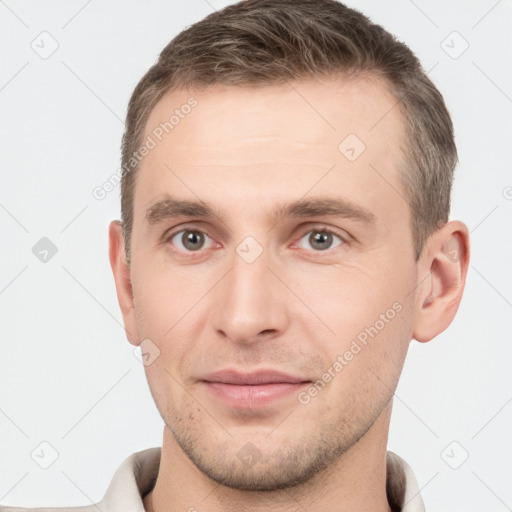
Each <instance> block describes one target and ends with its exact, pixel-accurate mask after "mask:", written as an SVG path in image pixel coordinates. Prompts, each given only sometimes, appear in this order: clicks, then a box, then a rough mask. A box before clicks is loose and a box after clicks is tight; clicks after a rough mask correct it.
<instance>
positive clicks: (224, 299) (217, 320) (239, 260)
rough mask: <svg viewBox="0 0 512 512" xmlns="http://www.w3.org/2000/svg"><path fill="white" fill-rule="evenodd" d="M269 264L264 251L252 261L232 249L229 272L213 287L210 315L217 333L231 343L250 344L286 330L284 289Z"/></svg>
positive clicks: (267, 252) (270, 337) (287, 317)
mask: <svg viewBox="0 0 512 512" xmlns="http://www.w3.org/2000/svg"><path fill="white" fill-rule="evenodd" d="M240 254H241V255H242V256H241V255H240ZM269 267H270V268H271V267H272V261H271V257H270V254H269V251H268V250H263V252H262V253H261V255H260V256H259V257H258V258H257V259H256V260H254V261H251V260H250V259H247V258H246V257H245V255H244V254H243V252H240V253H237V252H236V251H235V252H234V254H233V256H232V266H231V270H230V272H229V273H228V274H227V275H226V276H225V278H224V279H222V281H221V282H220V283H219V285H218V286H217V287H216V288H215V297H214V309H213V312H212V317H211V318H212V322H213V327H214V329H215V331H216V333H217V335H220V336H221V337H223V338H225V339H226V340H229V341H231V342H232V343H234V344H239V345H240V344H242V345H254V344H256V343H259V342H261V341H263V340H267V341H268V340H271V339H274V338H277V337H279V336H280V335H282V334H283V333H284V332H285V331H286V329H287V327H288V323H289V316H288V314H287V301H286V288H285V287H284V286H283V284H282V283H281V282H280V281H279V279H278V278H277V277H276V273H275V272H274V271H273V270H271V269H270V268H269Z"/></svg>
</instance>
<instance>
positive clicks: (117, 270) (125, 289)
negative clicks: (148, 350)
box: [109, 220, 140, 346]
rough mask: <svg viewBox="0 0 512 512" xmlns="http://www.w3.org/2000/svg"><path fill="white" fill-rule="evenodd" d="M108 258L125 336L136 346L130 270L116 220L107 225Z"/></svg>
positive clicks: (120, 228)
mask: <svg viewBox="0 0 512 512" xmlns="http://www.w3.org/2000/svg"><path fill="white" fill-rule="evenodd" d="M109 259H110V266H111V267H112V272H113V274H114V281H115V284H116V291H117V300H118V302H119V307H120V308H121V313H122V315H123V321H124V327H125V331H126V336H127V338H128V341H129V342H130V343H131V344H132V345H135V346H138V345H139V344H140V340H139V336H138V334H137V322H136V318H135V308H134V302H133V286H132V280H131V272H130V266H129V265H128V263H127V262H126V258H125V250H124V240H123V232H122V226H121V223H120V222H119V221H118V220H114V221H112V222H111V223H110V226H109Z"/></svg>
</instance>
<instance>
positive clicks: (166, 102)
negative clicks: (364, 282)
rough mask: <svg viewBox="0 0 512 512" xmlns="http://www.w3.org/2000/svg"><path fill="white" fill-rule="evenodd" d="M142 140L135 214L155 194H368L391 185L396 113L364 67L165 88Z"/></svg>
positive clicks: (401, 137) (399, 136)
mask: <svg viewBox="0 0 512 512" xmlns="http://www.w3.org/2000/svg"><path fill="white" fill-rule="evenodd" d="M150 139H151V141H152V143H151V145H152V149H151V150H150V151H149V152H148V154H147V155H146V156H145V157H144V159H143V161H142V162H141V165H140V169H139V173H140V176H139V178H138V180H137V186H136V190H135V205H134V206H135V208H134V213H135V214H137V211H138V212H139V213H140V214H141V213H142V212H143V210H144V209H145V208H147V206H149V205H150V203H151V202H154V201H155V199H156V198H158V196H159V195H162V194H165V193H171V194H172V193H174V194H175V195H176V193H178V194H177V195H180V196H181V197H188V198H192V197H193V196H194V195H195V196H196V197H195V199H197V196H201V195H202V196H203V197H202V198H203V199H206V197H204V195H205V194H206V195H207V196H209V197H210V198H211V199H212V200H214V201H215V200H218V201H219V202H222V201H223V200H224V201H225V200H226V198H229V197H230V195H231V196H233V199H234V198H235V197H238V198H240V197H241V196H244V195H247V191H248V190H252V191H254V190H259V191H260V192H262V193H263V192H265V193H266V194H267V195H266V200H267V201H268V202H269V203H272V201H279V200H282V199H285V198H286V197H287V196H291V195H294V196H302V195H304V194H305V193H306V192H307V190H308V189H311V188H312V187H313V186H314V187H315V192H321V191H322V190H323V191H324V192H328V191H329V190H332V187H336V188H337V191H338V192H341V193H344V194H345V195H347V196H348V197H349V198H351V199H355V200H356V202H359V203H364V202H366V203H370V202H371V201H372V199H373V198H375V197H376V196H377V195H379V194H382V189H383V188H386V187H387V188H388V189H389V190H387V191H386V194H387V195H388V196H389V198H390V199H394V200H395V201H396V199H397V197H396V195H397V191H398V194H399V192H400V190H399V189H401V183H400V180H399V172H398V168H399V165H400V162H401V161H402V155H403V151H402V146H403V145H404V142H405V134H404V122H403V117H402V113H401V110H400V107H399V105H398V102H397V100H396V99H395V97H394V96H393V95H392V94H391V93H390V91H389V89H388V87H387V85H386V83H385V82H384V81H383V80H381V79H379V78H377V77H372V76H363V75H360V76H358V77H356V78H352V79H347V78H342V77H336V78H331V79H322V81H319V80H305V81H301V82H287V83H284V84H279V85H271V86H261V87H239V86H222V85H214V86H211V87H209V88H206V89H203V90H194V89H191V90H185V89H178V90H172V91H168V92H167V93H166V94H165V95H164V96H163V98H162V99H161V100H160V101H159V102H158V104H157V105H156V106H155V107H154V109H153V110H152V112H151V114H150V116H149V118H148V121H147V123H146V128H145V133H144V137H143V140H144V141H149V140H150ZM330 169H331V170H334V171H333V172H327V171H329V170H330ZM326 173H327V175H326ZM316 182H317V184H316V185H315V183H316ZM386 183H387V185H386ZM383 185H384V187H383ZM393 189H394V190H393ZM399 195H400V194H399ZM402 195H403V194H402ZM393 196H395V197H394V198H393ZM296 198H297V197H296ZM232 206H233V208H234V209H236V204H235V202H234V201H233V203H232Z"/></svg>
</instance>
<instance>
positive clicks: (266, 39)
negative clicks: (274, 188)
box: [121, 0, 457, 262]
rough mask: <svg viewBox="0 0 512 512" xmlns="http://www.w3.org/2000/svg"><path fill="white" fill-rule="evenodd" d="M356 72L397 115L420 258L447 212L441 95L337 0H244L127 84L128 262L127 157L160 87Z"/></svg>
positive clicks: (402, 51)
mask: <svg viewBox="0 0 512 512" xmlns="http://www.w3.org/2000/svg"><path fill="white" fill-rule="evenodd" d="M360 72H369V73H372V74H375V75H378V76H381V77H383V78H384V79H385V80H386V81H387V83H388V84H389V88H390V90H391V92H392V93H393V94H394V96H395V97H396V99H397V104H398V105H399V106H400V108H401V109H402V112H403V114H404V117H405V120H406V133H407V140H406V141H405V145H406V147H405V148H404V152H405V159H404V160H405V165H403V169H402V170H401V180H402V183H403V185H404V188H405V191H406V198H405V199H406V200H407V201H408V202H409V204H410V206H411V213H412V226H411V229H412V235H413V239H414V248H415V252H416V258H419V256H420V254H421V251H422V248H423V245H424V242H425V240H426V239H427V238H428V237H429V236H430V234H432V232H434V231H435V230H436V229H439V228H440V227H441V226H442V225H443V224H444V223H445V222H447V221H448V216H449V211H450V192H451V186H452V181H453V171H454V168H455V165H456V163H457V149H456V147H455V142H454V136H453V126H452V122H451V119H450V115H449V113H448V111H447V109H446V106H445V103H444V101H443V98H442V96H441V94H440V93H439V91H438V90H437V88H436V87H435V86H434V84H433V83H432V82H431V81H430V79H429V78H428V77H427V75H426V73H425V72H424V71H423V69H422V67H421V64H420V62H419V60H418V59H417V57H416V56H415V55H414V53H413V52H412V51H411V50H410V49H409V48H408V47H407V46H406V45H405V44H403V43H401V42H400V41H398V40H397V39H396V38H395V37H394V36H393V35H391V34H390V33H389V32H387V31H386V30H384V29H383V28H382V27H381V26H379V25H376V24H374V23H372V22H371V21H370V20H369V19H368V18H367V17H366V16H364V15H363V14H361V13H360V12H358V11H356V10H354V9H351V8H348V7H346V6H345V5H343V4H341V3H340V2H337V1H336V0H245V1H242V2H239V3H236V4H233V5H230V6H227V7H225V8H224V9H222V10H220V11H218V12H215V13H213V14H210V15H209V16H207V17H206V18H204V19H203V20H201V21H199V22H197V23H195V24H194V25H192V26H190V27H189V28H187V29H186V30H184V31H182V32H181V33H180V34H178V35H177V36H176V37H175V38H174V39H173V40H172V41H171V42H170V43H169V44H168V45H167V46H166V47H165V48H164V49H163V51H162V52H161V54H160V56H159V58H158V60H157V62H156V63H155V64H154V65H153V66H152V67H151V68H150V69H149V71H148V72H147V73H146V74H145V75H144V77H143V78H142V79H141V80H140V82H139V83H138V85H137V87H136V88H135V90H134V92H133V94H132V97H131V99H130V103H129V107H128V113H127V117H126V127H125V132H124V136H123V142H122V169H123V172H122V180H121V215H122V225H123V237H124V241H125V248H126V258H127V260H128V262H129V261H130V236H131V231H132V225H133V198H134V189H135V183H136V174H137V167H138V166H137V165H135V166H134V164H133V163H132V167H133V168H131V169H130V159H131V158H132V156H133V154H134V153H135V152H136V151H137V149H138V148H139V147H140V145H141V143H142V137H143V134H144V130H145V126H146V123H147V119H148V117H149V114H150V112H151V110H152V109H153V107H154V106H155V105H156V103H157V102H158V100H159V99H160V98H161V97H162V96H163V95H164V94H165V93H166V92H167V91H169V90H172V89H178V88H182V87H191V86H206V87H207V86H210V85H214V84H223V85H232V86H264V85H274V84H280V83H283V82H286V81H288V80H303V79H308V78H314V77H319V76H330V75H333V74H336V73H344V74H348V75H351V76H353V75H354V74H357V73H360ZM132 162H133V158H132ZM127 171H129V172H127Z"/></svg>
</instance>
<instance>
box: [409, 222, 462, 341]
mask: <svg viewBox="0 0 512 512" xmlns="http://www.w3.org/2000/svg"><path fill="white" fill-rule="evenodd" d="M468 264H469V232H468V229H467V227H466V226H465V225H464V224H463V223H462V222H459V221H450V222H448V223H446V224H445V225H444V226H443V227H442V228H441V229H439V230H438V231H436V232H435V233H434V234H433V235H432V236H431V237H430V238H429V240H428V241H427V243H426V247H425V248H424V251H423V256H422V258H421V260H420V263H419V264H418V265H419V267H420V273H419V275H420V276H423V277H422V279H423V282H422V283H421V285H420V289H419V293H418V295H417V302H416V308H417V310H416V315H415V319H414V330H413V338H414V339H416V340H418V341H420V342H426V341H430V340H431V339H432V338H434V337H435V336H437V335H438V334H440V333H441V332H443V331H444V330H445V329H446V328H447V327H448V326H449V325H450V324H451V322H452V321H453V318H454V317H455V314H456V313H457V310H458V308H459V305H460V301H461V299H462V294H463V291H464V285H465V282H466V275H467V270H468ZM425 276H427V277H425Z"/></svg>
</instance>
